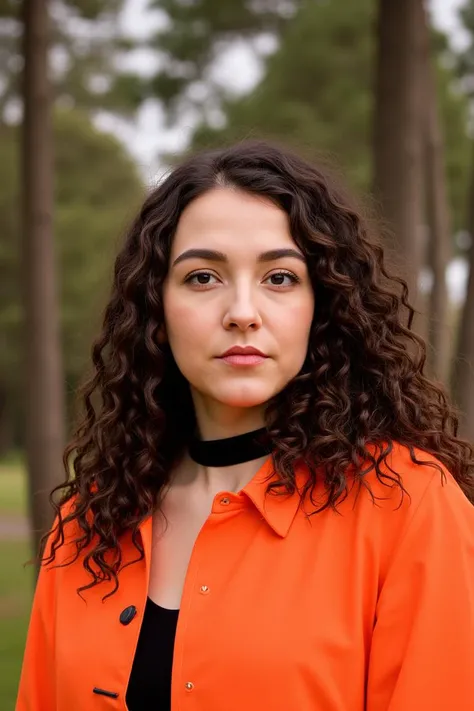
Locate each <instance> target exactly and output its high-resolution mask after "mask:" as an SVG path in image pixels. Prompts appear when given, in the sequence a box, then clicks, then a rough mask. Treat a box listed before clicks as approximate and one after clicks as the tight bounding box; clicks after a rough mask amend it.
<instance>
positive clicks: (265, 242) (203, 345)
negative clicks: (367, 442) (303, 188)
mask: <svg viewBox="0 0 474 711" xmlns="http://www.w3.org/2000/svg"><path fill="white" fill-rule="evenodd" d="M163 298H164V311H165V326H166V334H167V339H168V342H169V345H170V347H171V350H172V352H173V355H174V358H175V360H176V363H177V365H178V367H179V369H180V371H181V372H182V374H183V375H184V377H185V378H186V380H187V381H188V382H189V384H190V387H191V392H192V394H193V399H194V401H195V404H196V405H201V406H203V407H206V408H209V407H212V405H213V404H214V405H215V404H219V405H221V406H222V405H224V406H228V407H233V408H262V409H263V406H264V405H265V403H266V402H267V401H268V400H269V399H270V398H271V397H273V396H274V395H276V394H277V393H279V392H280V391H281V390H283V388H284V387H285V386H286V385H287V383H288V382H289V381H290V380H291V379H292V378H293V377H294V376H295V375H296V374H297V373H298V372H299V371H300V369H301V367H302V365H303V362H304V360H305V357H306V352H307V347H308V336H309V330H310V327H311V321H312V318H313V309H314V298H313V290H312V287H311V283H310V280H309V277H308V272H307V268H306V263H305V259H304V257H303V254H302V252H301V251H300V249H299V248H298V247H297V246H296V244H295V242H294V241H293V239H292V237H291V234H290V231H289V225H288V219H287V215H286V213H285V212H284V211H283V210H281V209H280V208H278V207H277V206H275V205H274V204H273V203H272V202H270V201H269V200H266V199H264V198H261V197H257V196H253V195H250V194H247V193H245V192H242V191H238V190H234V189H230V188H214V189H212V190H211V191H209V192H207V193H205V194H204V195H202V196H201V197H199V198H197V199H196V200H194V201H193V202H192V203H190V205H188V207H187V208H186V210H185V211H184V212H183V214H182V216H181V218H180V221H179V224H178V228H177V232H176V235H175V238H174V241H173V246H172V250H171V258H170V268H169V274H168V276H167V278H166V281H165V284H164V292H163ZM233 347H240V348H244V349H245V348H247V347H249V348H250V347H251V348H253V349H257V350H258V351H259V352H260V353H261V354H263V355H260V356H259V355H258V354H255V353H254V354H252V353H247V354H245V353H241V354H240V355H239V354H234V355H233V356H232V355H229V356H227V357H223V355H224V354H225V353H226V351H228V350H229V349H232V348H233Z"/></svg>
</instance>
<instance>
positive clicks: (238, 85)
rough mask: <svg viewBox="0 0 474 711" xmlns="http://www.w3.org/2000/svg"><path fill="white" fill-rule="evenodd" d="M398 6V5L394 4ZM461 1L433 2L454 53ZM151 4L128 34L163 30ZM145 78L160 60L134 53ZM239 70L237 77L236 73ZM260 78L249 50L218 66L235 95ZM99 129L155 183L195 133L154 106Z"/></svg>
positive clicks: (455, 270)
mask: <svg viewBox="0 0 474 711" xmlns="http://www.w3.org/2000/svg"><path fill="white" fill-rule="evenodd" d="M395 1H396V0H395ZM462 4H463V0H429V7H430V10H431V12H432V15H433V21H434V24H435V25H436V26H437V27H439V28H440V29H442V30H444V31H445V32H447V33H448V34H449V36H450V39H451V42H452V43H453V45H454V46H456V47H460V48H461V47H463V45H465V43H466V35H465V33H464V31H463V29H462V27H461V26H460V23H459V20H458V17H457V13H458V10H459V8H460V7H461V5H462ZM147 5H148V0H128V1H127V3H126V6H125V11H124V13H123V16H122V26H123V27H124V28H125V29H126V30H127V32H128V33H130V34H132V35H135V36H137V37H143V38H145V37H146V36H147V35H148V34H149V33H150V32H152V31H153V29H154V28H155V27H156V26H160V25H161V26H162V24H163V18H162V17H160V16H159V15H156V14H152V13H150V12H147V11H146V8H147ZM128 66H129V67H130V68H134V69H136V70H138V71H140V72H142V73H144V74H149V73H153V71H154V70H155V69H156V67H157V64H156V59H155V58H154V57H153V55H152V54H151V53H149V52H146V51H138V52H135V53H134V55H133V57H132V58H131V61H130V62H129V63H128ZM236 67H238V71H236ZM259 76H260V72H259V66H258V64H257V63H256V60H255V59H254V57H253V55H252V54H251V53H250V52H249V51H248V50H247V49H246V48H245V46H242V45H241V46H237V47H234V48H233V49H232V50H231V51H230V52H228V54H227V55H226V56H225V57H224V58H223V59H222V61H221V62H220V63H219V67H218V68H217V69H216V71H215V77H216V78H217V79H218V80H219V81H222V82H223V83H224V84H226V85H229V84H231V85H232V86H233V87H235V90H236V92H239V91H240V92H244V91H247V90H250V89H251V88H252V86H253V85H254V84H255V83H256V82H257V81H258V79H259ZM97 123H98V125H99V126H100V127H101V128H103V129H105V130H110V131H112V132H113V133H115V134H116V135H117V136H118V137H120V138H121V139H122V140H123V141H124V143H125V145H126V146H127V148H128V150H129V151H130V153H131V154H132V155H133V156H134V157H135V159H136V160H137V161H138V163H139V165H140V168H141V171H142V174H143V175H144V178H145V180H147V181H148V182H149V183H151V182H155V181H156V178H157V176H158V175H159V174H160V165H159V163H158V161H157V159H156V155H157V153H158V152H159V151H162V150H166V151H167V152H174V151H177V152H180V151H181V150H182V149H183V148H184V147H185V145H186V142H187V140H188V137H189V135H190V134H191V132H192V117H189V118H188V119H185V120H183V121H181V122H180V125H179V126H176V127H174V128H173V129H171V130H167V129H166V128H165V126H164V122H163V114H162V112H161V111H160V107H159V105H158V104H157V103H156V102H154V101H149V102H146V103H145V105H144V106H143V107H142V108H141V110H140V112H139V115H138V117H137V121H136V123H135V124H134V125H133V126H132V125H128V124H126V123H125V122H122V121H120V120H118V119H116V118H115V117H113V116H111V115H107V114H102V115H100V116H99V117H98V120H97ZM466 278H467V269H466V265H465V263H464V262H463V261H460V260H454V261H453V262H452V263H451V265H450V267H449V269H448V274H447V280H448V286H449V291H450V293H451V297H452V298H453V300H454V301H456V302H459V301H461V300H462V298H463V295H464V292H465V284H466Z"/></svg>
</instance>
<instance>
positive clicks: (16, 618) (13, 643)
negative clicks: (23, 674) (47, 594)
mask: <svg viewBox="0 0 474 711" xmlns="http://www.w3.org/2000/svg"><path fill="white" fill-rule="evenodd" d="M30 555H31V554H30V547H29V542H28V541H26V540H24V541H23V540H21V541H20V540H18V541H0V570H1V571H2V574H1V576H0V699H1V709H2V711H14V707H15V700H16V695H17V689H18V681H19V678H20V671H21V662H22V659H23V651H24V646H25V640H26V632H27V629H28V620H29V614H30V606H31V600H32V594H33V574H34V571H33V566H26V567H23V563H24V562H25V561H26V560H28V559H29V558H30Z"/></svg>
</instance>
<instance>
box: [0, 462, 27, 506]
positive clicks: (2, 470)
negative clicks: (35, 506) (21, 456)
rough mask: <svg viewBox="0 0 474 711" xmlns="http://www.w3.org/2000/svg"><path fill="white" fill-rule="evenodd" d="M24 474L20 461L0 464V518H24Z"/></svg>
mask: <svg viewBox="0 0 474 711" xmlns="http://www.w3.org/2000/svg"><path fill="white" fill-rule="evenodd" d="M26 512H27V510H26V474H25V468H24V465H23V464H22V463H21V462H20V461H8V462H7V461H3V462H1V463H0V516H1V515H5V514H7V515H9V516H26Z"/></svg>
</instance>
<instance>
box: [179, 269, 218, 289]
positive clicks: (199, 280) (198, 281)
mask: <svg viewBox="0 0 474 711" xmlns="http://www.w3.org/2000/svg"><path fill="white" fill-rule="evenodd" d="M215 278H216V277H215V276H214V274H211V273H210V272H196V273H195V274H190V275H189V276H188V277H186V279H185V281H186V283H187V284H193V285H194V286H209V284H212V283H213V282H212V281H211V279H215Z"/></svg>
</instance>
